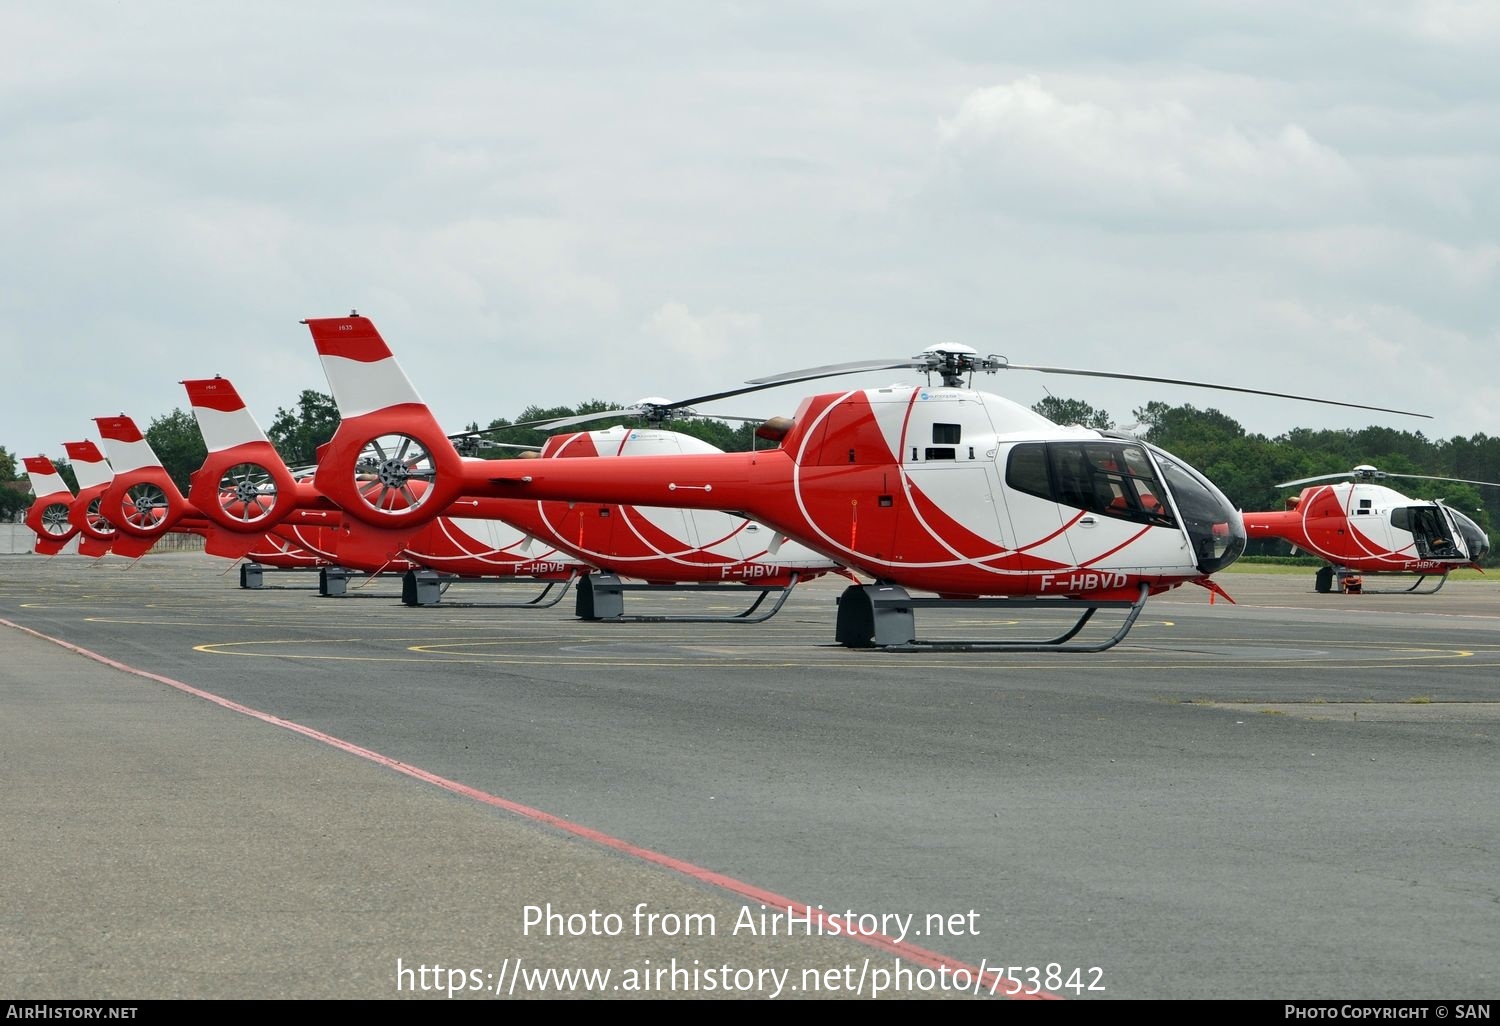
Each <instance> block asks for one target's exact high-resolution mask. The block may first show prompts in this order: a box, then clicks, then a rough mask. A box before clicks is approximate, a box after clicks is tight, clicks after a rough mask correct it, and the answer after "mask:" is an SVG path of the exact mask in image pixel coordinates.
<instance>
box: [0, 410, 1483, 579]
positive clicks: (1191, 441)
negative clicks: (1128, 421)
mask: <svg viewBox="0 0 1500 1026" xmlns="http://www.w3.org/2000/svg"><path fill="white" fill-rule="evenodd" d="M619 409H621V406H620V405H619V404H616V403H609V402H605V401H603V400H599V399H590V400H587V401H585V402H582V403H579V404H578V405H577V406H571V407H569V406H554V407H540V406H535V405H533V406H528V407H526V408H525V409H523V410H521V411H520V413H518V414H517V415H516V416H515V417H514V418H504V417H498V418H495V419H493V420H491V421H490V422H489V423H488V424H486V425H485V426H484V427H483V428H481V427H480V426H479V424H478V422H477V421H474V422H471V423H469V424H468V425H466V426H465V427H464V428H463V430H462V431H461V432H459V434H460V435H463V436H465V437H462V438H459V439H458V444H459V446H460V449H461V451H465V452H466V453H468V454H472V455H483V456H487V457H492V458H499V459H504V458H509V457H515V456H519V455H520V454H521V453H522V452H523V451H524V449H522V448H512V447H525V446H534V447H540V446H541V445H542V444H543V443H544V442H546V440H547V438H548V437H549V435H548V433H547V432H546V431H544V430H541V429H539V428H537V427H532V426H528V425H532V424H535V423H536V422H539V421H548V420H557V419H561V418H564V417H577V416H583V415H586V414H591V413H602V412H605V411H609V410H619ZM1032 409H1034V410H1035V411H1036V412H1037V413H1040V414H1041V415H1042V416H1044V417H1046V418H1048V419H1049V420H1051V421H1053V422H1055V423H1058V424H1079V425H1082V426H1084V427H1091V428H1097V429H1100V430H1115V429H1116V425H1115V423H1114V422H1113V421H1112V420H1111V418H1110V417H1109V415H1108V414H1107V413H1106V412H1104V411H1102V410H1099V409H1096V408H1095V407H1093V406H1090V405H1089V404H1088V403H1085V402H1082V401H1080V400H1076V399H1066V398H1060V397H1057V396H1051V395H1049V396H1047V397H1046V398H1045V399H1043V400H1041V401H1040V402H1038V403H1036V404H1035V405H1034V406H1033V407H1032ZM1132 416H1133V417H1134V421H1135V422H1134V425H1133V426H1132V427H1131V429H1130V430H1131V433H1132V434H1135V435H1137V436H1139V437H1140V438H1143V439H1144V440H1146V441H1148V442H1151V443H1152V444H1154V445H1157V446H1160V447H1161V448H1163V449H1166V450H1167V451H1168V452H1170V453H1172V454H1173V455H1175V456H1178V457H1180V458H1181V459H1183V460H1185V461H1187V462H1188V463H1189V464H1191V465H1192V466H1194V467H1196V468H1197V469H1198V470H1199V471H1201V472H1202V473H1203V474H1204V475H1205V476H1207V477H1208V479H1209V480H1211V481H1213V482H1214V483H1215V484H1216V485H1218V486H1219V488H1220V489H1221V490H1222V491H1223V492H1224V494H1225V495H1226V496H1228V498H1229V500H1230V501H1231V502H1233V503H1234V504H1235V505H1236V506H1237V507H1239V508H1240V509H1242V510H1270V509H1281V508H1282V507H1283V505H1284V503H1285V500H1286V499H1287V497H1288V496H1291V495H1295V494H1297V492H1298V490H1299V489H1296V488H1293V489H1287V488H1281V487H1278V485H1279V484H1280V483H1282V482H1286V481H1293V480H1297V479H1300V478H1306V477H1313V476H1316V475H1321V474H1340V473H1344V472H1346V471H1349V470H1352V469H1353V468H1354V467H1356V466H1359V465H1361V464H1369V465H1372V466H1374V467H1377V468H1378V469H1380V470H1382V471H1385V472H1386V473H1387V474H1390V475H1416V477H1413V478H1405V477H1396V478H1395V479H1394V480H1391V481H1389V482H1388V483H1389V484H1390V485H1391V486H1392V487H1393V488H1394V489H1395V490H1396V491H1399V492H1402V493H1403V494H1406V495H1410V496H1412V497H1413V498H1422V499H1442V500H1443V501H1445V502H1446V503H1448V504H1449V505H1450V506H1454V507H1455V508H1457V509H1459V510H1461V511H1462V512H1464V513H1466V514H1468V515H1469V516H1470V517H1472V518H1473V519H1474V520H1475V521H1476V522H1477V523H1478V524H1479V526H1480V527H1481V528H1483V529H1484V531H1485V532H1486V533H1490V525H1491V511H1492V510H1495V509H1500V506H1497V503H1500V487H1495V486H1483V485H1472V484H1461V483H1458V482H1455V481H1428V480H1422V479H1421V478H1422V477H1445V478H1463V479H1466V480H1469V481H1500V438H1490V437H1488V436H1486V435H1482V434H1478V435H1473V436H1471V437H1468V438H1464V437H1461V436H1455V437H1453V438H1449V439H1428V438H1426V437H1425V436H1424V435H1423V434H1422V433H1421V432H1412V431H1398V430H1396V429H1394V428H1386V427H1373V426H1372V427H1367V428H1361V429H1357V430H1355V429H1346V430H1317V431H1314V430H1311V429H1308V428H1293V429H1292V430H1290V431H1288V432H1286V433H1285V434H1281V435H1277V436H1275V437H1274V438H1269V437H1267V436H1265V435H1261V434H1251V433H1247V432H1246V431H1245V429H1244V428H1243V427H1242V426H1241V425H1240V424H1239V423H1238V422H1237V421H1235V420H1234V419H1233V418H1232V417H1229V416H1227V415H1225V414H1224V413H1221V412H1220V411H1218V410H1216V409H1198V408H1197V407H1195V406H1192V405H1190V404H1183V405H1180V406H1173V405H1170V404H1168V403H1163V402H1150V403H1147V404H1146V405H1145V406H1143V407H1140V408H1138V409H1136V410H1134V411H1133V412H1132ZM628 421H629V418H628V417H624V416H621V417H617V418H614V419H612V420H601V421H599V422H598V424H596V425H580V427H583V428H587V427H590V426H599V427H602V426H607V425H609V424H610V423H623V422H628ZM338 424H339V415H338V407H337V406H336V405H335V404H334V402H333V398H332V397H331V396H329V395H327V394H325V393H322V392H318V391H315V390H313V389H306V390H304V391H303V392H302V393H301V394H300V395H299V396H298V397H297V400H296V402H295V403H293V404H292V405H291V406H289V407H281V408H278V409H277V411H276V416H275V419H274V420H273V421H272V422H271V425H270V427H269V428H267V429H266V435H267V437H269V438H270V440H271V444H272V445H274V446H275V448H276V451H277V452H279V453H280V454H281V457H282V459H284V460H285V461H286V462H287V464H288V465H289V466H291V467H294V468H296V467H311V466H312V465H313V464H314V463H315V462H316V459H317V450H318V447H319V446H321V445H323V444H324V443H325V442H327V441H328V440H329V439H330V438H332V437H333V433H334V431H335V430H336V429H337V428H338ZM663 426H664V427H666V428H668V429H669V430H673V431H680V432H682V433H684V434H689V435H693V436H695V437H697V438H701V439H703V440H704V441H706V442H708V443H709V444H711V445H714V446H716V447H718V448H719V449H722V450H724V451H725V452H745V451H748V450H750V449H752V448H755V447H756V446H757V444H759V445H760V446H764V445H765V444H766V443H764V442H759V443H757V441H756V439H755V437H754V431H755V425H754V424H750V423H737V424H730V423H728V422H726V421H723V420H715V419H713V418H712V417H696V416H695V417H683V418H681V419H678V420H672V421H669V422H667V423H666V424H665V425H663ZM145 435H146V440H147V441H148V442H150V443H151V447H152V449H154V450H155V451H156V454H157V456H158V457H159V458H160V459H161V462H162V465H163V466H164V467H166V469H167V472H168V473H169V474H170V475H171V476H172V480H173V481H175V482H176V483H177V486H178V487H179V488H180V489H182V490H183V491H184V492H186V491H187V489H188V484H189V478H190V476H191V474H192V473H193V471H195V470H197V469H198V467H200V466H201V465H202V464H203V461H204V459H205V457H206V456H207V454H208V453H207V449H206V447H205V446H204V444H203V436H202V435H201V434H200V433H199V431H198V425H197V421H196V419H195V418H194V417H193V415H192V413H191V412H189V411H185V410H182V409H177V410H173V411H172V412H171V413H168V414H164V415H163V416H160V417H157V418H155V419H154V420H152V421H151V422H150V425H149V426H148V427H147V428H146V431H145ZM53 462H54V463H55V464H57V466H58V470H59V472H60V473H61V474H62V476H63V479H64V480H65V481H67V483H68V485H69V486H70V487H73V488H75V489H76V488H77V480H76V478H74V477H73V474H72V468H71V467H69V466H68V465H67V463H66V461H60V460H56V459H54V460H53ZM20 469H21V468H20V466H19V460H17V459H16V458H15V456H13V455H12V454H11V453H10V452H8V451H7V450H6V449H5V448H4V447H0V483H6V482H21V483H24V482H25V480H26V478H25V475H24V473H18V471H19V470H20ZM30 502H31V496H30V494H29V491H28V489H26V488H25V487H17V486H16V485H15V484H12V485H11V486H10V487H5V488H0V517H4V518H5V519H14V518H15V517H16V516H17V515H19V514H20V513H22V512H24V511H25V509H26V507H27V506H28V505H29V504H30ZM1285 551H1286V545H1285V543H1284V542H1279V541H1267V540H1262V541H1257V542H1252V544H1251V548H1250V550H1249V553H1250V554H1252V555H1256V554H1260V555H1270V554H1279V553H1281V552H1285Z"/></svg>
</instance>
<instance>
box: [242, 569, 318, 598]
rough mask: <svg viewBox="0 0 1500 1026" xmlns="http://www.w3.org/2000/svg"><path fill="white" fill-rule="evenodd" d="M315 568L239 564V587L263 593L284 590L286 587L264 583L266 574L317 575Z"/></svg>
mask: <svg viewBox="0 0 1500 1026" xmlns="http://www.w3.org/2000/svg"><path fill="white" fill-rule="evenodd" d="M317 572H318V568H317V567H315V566H265V565H264V564H262V563H241V564H240V587H241V588H244V589H245V590H246V591H265V590H269V589H274V588H284V587H287V586H286V585H272V584H267V583H266V574H268V573H272V574H309V573H317Z"/></svg>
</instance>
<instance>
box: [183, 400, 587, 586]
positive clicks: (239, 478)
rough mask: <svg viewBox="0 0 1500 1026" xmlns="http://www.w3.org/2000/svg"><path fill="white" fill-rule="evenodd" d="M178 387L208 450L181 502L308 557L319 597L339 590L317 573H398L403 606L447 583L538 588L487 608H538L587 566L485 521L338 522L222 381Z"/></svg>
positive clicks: (334, 512) (227, 525)
mask: <svg viewBox="0 0 1500 1026" xmlns="http://www.w3.org/2000/svg"><path fill="white" fill-rule="evenodd" d="M182 384H183V385H184V386H186V388H187V393H188V401H189V404H190V405H191V407H192V411H193V415H194V417H195V418H196V419H197V421H198V427H199V430H200V431H201V432H202V434H203V441H204V444H205V446H206V448H207V450H208V455H207V458H206V459H205V460H204V463H203V466H202V467H200V468H199V469H198V470H197V471H195V472H194V473H193V476H192V483H191V487H190V488H189V490H188V495H187V501H188V503H189V504H190V505H191V506H192V507H193V508H194V509H196V510H198V511H199V512H200V513H201V514H202V515H203V516H205V517H206V518H207V519H209V520H210V521H212V522H213V523H214V524H215V525H216V526H218V527H219V528H220V529H222V530H225V531H230V532H254V531H263V530H266V529H267V527H268V526H269V527H270V530H272V531H273V532H274V533H276V534H278V535H281V536H284V537H286V538H288V539H290V540H292V541H294V542H295V543H296V544H298V545H300V546H301V547H303V548H305V549H307V550H309V551H311V552H314V553H316V554H317V555H318V556H320V557H321V558H322V559H323V560H324V565H325V566H326V567H327V568H328V569H327V571H326V572H325V576H324V578H323V580H322V583H321V586H320V590H321V591H322V592H323V594H325V595H326V594H342V593H343V589H342V587H339V586H338V582H339V581H340V580H341V579H340V578H338V577H336V576H335V577H330V576H327V575H331V574H335V573H336V572H337V571H339V570H342V569H343V568H349V569H354V570H358V571H360V572H363V573H366V574H378V573H385V572H399V573H402V574H403V575H404V576H403V587H402V598H403V601H405V602H406V604H408V605H430V604H432V603H433V602H435V601H437V597H438V596H439V595H440V594H441V590H442V589H443V588H444V586H445V585H446V584H447V583H449V582H451V580H452V579H455V578H468V579H471V580H472V579H490V580H497V581H530V582H537V581H540V582H542V583H543V586H544V588H543V591H542V592H541V593H540V594H539V595H537V596H536V597H535V598H533V599H531V600H529V601H524V602H513V603H492V604H493V605H511V606H526V607H537V608H545V607H547V606H551V605H555V604H556V603H557V602H559V601H561V599H562V596H563V594H564V593H565V592H566V590H567V587H568V585H569V584H570V583H571V581H572V580H573V578H575V577H576V576H577V575H578V574H580V573H583V572H585V571H587V570H588V569H589V567H587V566H585V565H583V564H581V563H579V562H578V561H576V560H574V559H573V558H572V557H570V556H568V555H567V554H565V553H560V552H557V551H555V550H545V551H538V552H532V551H530V550H529V548H528V546H527V545H526V544H525V543H526V542H528V541H529V539H527V538H524V537H523V536H522V535H521V534H520V533H519V532H517V531H515V530H514V529H510V528H505V527H504V525H500V524H499V523H498V522H497V521H493V520H488V521H485V520H475V521H470V520H465V519H459V518H455V517H439V518H438V519H437V520H434V521H433V522H432V523H430V524H427V525H424V526H421V527H418V528H416V529H414V530H401V531H387V530H383V529H380V528H374V527H370V526H369V525H366V524H363V523H360V522H359V521H357V520H353V519H352V518H349V517H345V516H344V515H343V513H342V512H341V511H339V510H338V509H337V507H334V506H333V505H332V504H331V503H329V502H327V501H326V500H325V499H324V498H323V497H322V496H321V495H320V494H319V493H318V491H317V489H316V487H315V486H314V485H313V483H312V481H311V478H310V476H309V475H303V476H302V477H298V476H296V475H295V474H294V473H293V471H292V470H291V469H290V468H289V467H287V466H286V463H285V462H284V461H283V460H282V459H281V455H280V454H279V453H278V452H277V451H276V448H275V446H273V445H272V444H271V441H270V439H269V438H268V437H267V436H266V434H265V432H264V431H262V430H261V427H260V425H259V424H258V423H257V422H256V420H255V417H254V415H253V414H251V412H250V410H249V409H248V408H247V407H246V405H245V402H244V400H243V399H241V398H240V395H239V393H238V391H236V389H235V388H234V385H233V384H231V383H230V382H229V380H228V379H226V378H223V377H215V378H200V379H191V380H188V381H184V382H183V383H182ZM497 527H499V528H501V530H499V531H497V530H496V528H497ZM501 535H504V536H503V537H502V536H501ZM424 570H425V571H430V572H431V574H432V578H431V588H430V589H429V588H428V587H427V582H428V578H424V577H421V576H419V575H421V574H422V572H423V571H424ZM439 575H441V576H439ZM555 589H560V590H557V594H556V595H555V596H554V597H552V598H551V599H550V600H549V599H548V595H549V594H550V593H551V592H553V591H554V590H555ZM429 592H430V594H429Z"/></svg>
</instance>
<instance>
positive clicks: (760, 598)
mask: <svg viewBox="0 0 1500 1026" xmlns="http://www.w3.org/2000/svg"><path fill="white" fill-rule="evenodd" d="M344 320H352V321H362V322H364V323H368V321H366V320H365V319H364V318H359V317H357V316H354V317H352V318H348V319H344ZM313 331H314V341H315V343H316V345H317V350H318V353H319V356H320V358H321V360H322V364H323V369H324V373H325V375H326V376H327V378H328V382H329V386H330V390H331V391H332V393H333V397H334V401H335V403H336V404H337V405H338V407H339V410H340V415H341V417H343V418H345V419H347V418H350V417H358V418H365V419H364V422H365V423H367V424H368V423H371V421H370V419H369V418H370V417H371V416H372V415H373V416H374V417H375V421H374V422H375V423H376V425H377V426H383V425H384V424H385V423H386V420H387V419H386V418H382V417H381V416H380V415H379V414H378V412H375V413H372V411H379V410H380V409H382V408H384V407H387V406H390V405H392V404H395V405H398V406H403V407H405V406H421V400H420V398H419V397H418V396H417V394H416V390H415V389H414V388H412V385H411V382H410V381H409V380H408V379H407V378H406V375H405V373H404V372H403V371H402V370H401V368H400V366H399V365H397V364H396V362H395V360H394V359H393V358H391V357H390V353H389V350H384V349H383V352H384V354H385V355H384V357H383V358H379V359H370V358H368V357H370V355H371V354H370V353H369V352H367V351H363V350H360V351H358V352H355V353H354V354H353V356H352V357H351V356H350V354H349V351H348V348H347V346H346V343H347V342H348V341H349V340H348V338H347V337H345V336H344V335H342V334H340V333H338V332H337V331H334V332H330V333H324V332H321V331H320V330H319V329H318V328H317V327H316V326H315V327H314V329H313ZM377 337H378V336H377ZM356 348H357V347H356ZM423 409H424V410H425V407H423ZM429 420H430V416H429ZM390 425H391V427H392V430H391V431H389V432H387V431H384V430H380V431H376V432H374V433H372V434H369V435H367V436H366V439H365V443H364V445H363V446H362V448H361V451H360V453H359V454H358V455H357V457H356V463H357V467H356V469H355V475H356V478H357V482H356V484H357V490H358V492H359V494H360V496H361V498H360V499H359V502H360V504H361V505H362V506H366V507H370V508H401V507H407V506H410V507H412V508H416V507H417V506H421V507H422V508H423V509H424V515H423V516H422V517H420V518H412V519H411V520H409V521H407V522H406V523H401V522H399V521H397V520H395V519H392V518H389V517H371V518H366V517H358V515H357V514H352V513H351V514H350V515H351V516H356V517H357V518H358V519H361V520H364V521H365V522H366V523H368V524H370V525H371V526H373V527H377V528H397V529H409V528H410V526H412V525H417V524H421V523H425V522H426V521H428V520H430V519H432V518H434V517H437V516H448V517H465V518H474V519H480V520H499V521H503V522H504V523H506V524H509V525H511V526H512V527H514V528H516V529H519V530H520V531H521V532H523V533H524V534H525V536H526V537H528V538H532V539H536V540H537V541H538V542H540V543H543V544H546V545H548V546H551V547H554V548H556V549H559V550H561V551H563V552H567V553H569V554H571V555H572V556H573V557H574V558H576V559H578V560H580V561H582V562H584V563H587V564H589V565H590V566H593V567H595V568H597V570H596V571H595V572H593V573H589V574H587V575H585V576H583V577H581V578H580V579H579V583H578V599H577V607H576V608H577V614H578V616H579V617H580V618H583V619H588V620H610V621H614V622H621V621H631V622H675V623H702V622H727V623H760V622H763V621H764V620H766V619H769V618H770V617H771V616H774V615H775V614H776V612H777V611H778V610H780V609H781V607H782V606H783V605H784V604H785V602H786V600H787V597H788V596H789V594H790V592H791V589H792V588H793V587H795V586H796V585H797V584H798V583H799V582H802V581H807V580H811V579H814V578H816V577H819V576H822V575H824V574H828V573H837V574H842V575H844V576H851V577H852V575H851V574H850V573H849V572H848V570H847V569H846V568H845V567H844V566H843V565H842V564H840V563H839V562H838V561H836V560H834V559H831V558H829V557H828V556H827V555H825V554H823V553H820V552H818V551H815V550H814V549H812V548H810V547H808V546H806V545H803V544H802V543H800V542H798V541H795V540H789V539H788V538H786V537H785V536H781V535H778V534H776V532H774V531H771V530H769V529H767V528H766V527H765V526H764V525H762V524H760V523H757V522H756V521H755V520H754V519H752V518H750V517H748V516H745V515H743V514H740V513H729V512H724V511H722V510H720V509H718V508H716V507H713V506H704V507H698V508H683V506H682V504H680V503H672V504H669V505H668V504H654V503H621V502H609V501H603V502H591V503H575V502H572V501H570V500H551V501H538V500H536V499H533V498H532V497H530V496H525V497H522V496H516V497H507V496H496V495H492V494H471V493H468V492H465V491H463V490H462V489H460V490H458V491H457V492H449V493H448V494H445V495H444V496H443V497H442V498H441V500H440V501H432V502H429V501H428V500H429V497H430V494H429V485H430V480H431V479H430V475H424V473H423V472H422V469H421V465H422V463H423V462H424V460H425V459H426V451H425V450H424V449H421V448H420V447H415V448H414V447H413V445H412V440H411V438H410V437H409V436H408V435H407V434H405V433H404V431H402V430H401V429H402V428H403V427H404V421H403V420H401V418H399V417H398V418H395V419H394V420H390ZM456 437H465V436H456ZM443 444H444V446H445V447H446V450H447V451H448V452H449V453H451V454H452V456H453V457H454V459H456V460H460V461H463V462H470V461H468V460H465V458H464V457H462V456H460V455H459V453H458V451H457V449H456V447H455V446H454V444H453V440H452V438H451V437H449V436H444V440H443ZM324 452H326V447H325V450H324ZM642 454H651V455H653V456H656V457H659V458H676V457H679V456H682V455H683V454H696V455H707V454H714V455H724V454H723V453H722V452H720V451H719V450H718V449H716V448H714V447H713V446H712V445H710V444H708V443H707V442H704V441H702V440H700V439H697V438H694V437H692V436H689V435H684V434H681V433H678V432H673V431H664V430H656V429H648V430H631V429H626V428H623V427H617V428H613V429H610V430H605V431H595V432H578V433H574V434H571V435H567V436H556V437H553V438H551V439H549V440H548V442H547V444H546V445H544V446H543V447H542V450H541V452H540V453H538V454H537V455H536V457H535V459H522V460H513V461H506V462H514V463H518V464H519V463H524V464H526V465H528V466H530V465H544V466H550V465H552V464H556V463H569V464H573V463H588V464H594V463H616V462H620V459H617V457H618V458H625V457H629V458H630V459H626V460H625V462H633V460H634V458H636V457H638V456H639V457H640V458H645V456H644V455H642ZM322 455H323V454H322V453H320V460H319V462H320V463H321V459H322ZM528 455H529V454H528ZM472 462H476V463H488V462H489V461H484V460H473V461H472ZM325 480H327V478H326V477H324V476H323V475H321V474H320V475H316V476H315V478H314V481H315V483H316V484H317V486H318V489H319V491H320V492H322V491H323V486H324V481H325ZM324 494H325V495H326V494H327V493H326V492H325V493H324ZM327 497H328V498H329V499H331V500H332V498H333V497H332V496H327ZM333 501H335V503H336V504H338V505H342V504H339V503H337V500H333ZM346 512H348V511H347V510H346ZM638 591H647V592H655V593H662V592H675V591H696V592H709V591H712V592H719V593H730V594H736V595H738V594H743V593H746V592H748V593H750V594H751V595H752V596H753V599H752V601H751V604H750V605H749V607H748V608H745V609H743V610H741V611H739V612H734V613H708V612H702V611H700V612H695V613H690V614H673V615H669V614H640V615H631V616H627V615H626V614H625V611H624V595H625V593H627V592H638ZM770 595H776V596H777V598H776V600H775V602H773V603H772V604H771V606H770V608H769V609H766V610H764V611H760V607H761V606H762V605H763V603H764V602H765V600H766V599H767V597H769V596H770Z"/></svg>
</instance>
